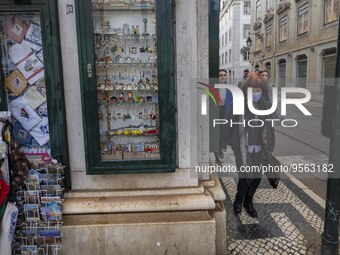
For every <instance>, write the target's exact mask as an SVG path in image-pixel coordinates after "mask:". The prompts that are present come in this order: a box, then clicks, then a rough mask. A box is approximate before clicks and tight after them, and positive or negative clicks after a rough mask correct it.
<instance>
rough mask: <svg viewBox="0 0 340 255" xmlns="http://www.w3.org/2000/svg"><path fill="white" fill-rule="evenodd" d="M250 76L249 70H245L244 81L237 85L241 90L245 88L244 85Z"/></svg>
mask: <svg viewBox="0 0 340 255" xmlns="http://www.w3.org/2000/svg"><path fill="white" fill-rule="evenodd" d="M248 74H249V69H244V70H243V78H242V80H241V81H239V83H238V84H237V86H238V87H239V88H242V87H243V84H244V82H245V80H246V79H247V77H248Z"/></svg>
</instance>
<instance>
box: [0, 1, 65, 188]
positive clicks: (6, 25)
mask: <svg viewBox="0 0 340 255" xmlns="http://www.w3.org/2000/svg"><path fill="white" fill-rule="evenodd" d="M27 2H30V3H29V5H17V4H16V3H15V1H14V0H13V1H2V3H1V4H0V56H1V67H2V68H1V72H0V76H1V80H0V83H1V84H0V85H1V86H0V99H1V103H0V110H1V111H9V112H10V115H11V122H12V130H13V138H14V139H15V140H16V141H17V142H18V143H19V144H20V146H21V151H22V152H23V153H24V154H25V155H26V157H27V158H28V160H29V161H31V162H32V163H39V162H46V161H50V160H51V159H52V158H53V159H57V160H58V161H59V162H61V163H62V164H63V165H65V174H66V179H65V184H66V185H67V186H69V185H70V179H69V175H68V165H69V164H68V147H67V134H66V118H65V105H64V93H63V83H62V80H63V79H62V77H63V76H62V69H61V56H60V45H59V30H58V16H57V9H58V8H57V1H48V0H42V1H41V0H40V1H35V0H32V1H26V3H27Z"/></svg>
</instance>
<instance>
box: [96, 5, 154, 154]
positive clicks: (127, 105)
mask: <svg viewBox="0 0 340 255" xmlns="http://www.w3.org/2000/svg"><path fill="white" fill-rule="evenodd" d="M92 3H93V28H94V42H95V71H96V81H97V84H96V86H97V99H98V116H99V130H100V150H101V158H102V159H103V160H139V159H160V143H159V137H158V135H159V132H160V130H159V105H158V85H159V82H158V71H157V35H156V13H155V1H153V0H150V1H135V2H133V3H132V2H130V1H129V2H126V1H104V2H103V1H96V0H94V1H92Z"/></svg>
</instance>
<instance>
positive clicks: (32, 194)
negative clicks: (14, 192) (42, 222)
mask: <svg viewBox="0 0 340 255" xmlns="http://www.w3.org/2000/svg"><path fill="white" fill-rule="evenodd" d="M24 199H25V203H26V204H40V201H39V200H40V199H39V191H38V190H28V191H25V192H24Z"/></svg>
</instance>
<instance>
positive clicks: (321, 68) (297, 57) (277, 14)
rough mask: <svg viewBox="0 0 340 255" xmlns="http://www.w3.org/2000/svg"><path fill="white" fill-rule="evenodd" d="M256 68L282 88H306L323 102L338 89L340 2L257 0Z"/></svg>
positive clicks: (253, 21)
mask: <svg viewBox="0 0 340 255" xmlns="http://www.w3.org/2000/svg"><path fill="white" fill-rule="evenodd" d="M251 3H252V6H253V8H252V14H251V32H252V33H253V34H251V39H252V42H253V44H252V49H251V52H252V54H251V63H252V66H253V68H254V69H258V68H261V69H267V70H268V73H269V77H270V83H271V84H272V85H273V86H277V87H279V88H280V87H301V88H306V89H308V90H309V91H310V92H311V93H312V99H313V100H317V101H322V100H323V94H324V91H325V88H326V87H328V86H333V85H334V79H332V77H335V62H336V40H337V25H338V19H339V1H338V0H322V1H319V0H311V1H307V0H295V1H292V0H281V1H278V0H252V2H251Z"/></svg>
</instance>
